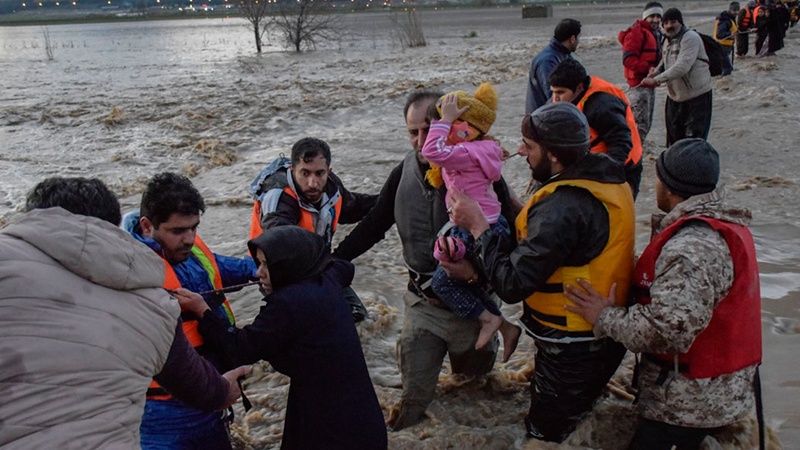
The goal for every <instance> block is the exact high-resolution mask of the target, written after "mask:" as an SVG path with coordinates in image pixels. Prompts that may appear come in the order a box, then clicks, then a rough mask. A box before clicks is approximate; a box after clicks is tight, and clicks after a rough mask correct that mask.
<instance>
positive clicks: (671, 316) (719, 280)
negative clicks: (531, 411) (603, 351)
mask: <svg viewBox="0 0 800 450" xmlns="http://www.w3.org/2000/svg"><path fill="white" fill-rule="evenodd" d="M723 197H724V196H723V192H722V191H721V190H719V189H718V190H716V191H714V192H711V193H708V194H703V195H698V196H694V197H690V198H689V199H687V200H686V201H684V202H681V203H680V204H678V206H677V207H676V208H675V209H673V210H672V211H671V212H670V213H669V214H667V215H663V214H662V215H655V216H653V221H652V224H653V233H654V235H655V233H657V232H658V231H660V230H662V229H664V228H666V227H667V226H669V225H671V224H673V223H675V222H676V221H677V220H678V219H680V218H682V217H685V216H688V215H701V216H705V217H711V218H715V219H721V220H725V221H728V222H733V223H737V224H742V225H747V224H748V223H749V220H750V213H749V211H746V210H740V209H733V208H730V207H729V206H728V205H726V203H725V201H724V198H723ZM732 284H733V259H732V257H731V254H730V251H729V250H728V246H727V245H726V243H725V240H724V239H723V238H722V236H721V235H720V234H719V233H717V232H715V231H714V230H712V229H711V228H710V227H709V226H708V225H706V224H704V223H700V222H696V221H695V222H688V223H687V224H686V226H684V227H683V228H681V230H680V231H678V232H677V233H676V234H675V235H674V236H673V237H672V238H671V239H670V240H669V241H668V242H667V243H666V244H665V245H664V247H663V249H662V252H661V254H660V255H659V257H658V259H657V260H656V266H655V280H654V281H653V285H652V286H651V288H650V295H651V298H652V303H651V304H649V305H639V304H637V305H634V306H631V307H629V308H619V307H613V308H606V309H605V310H604V311H603V313H602V314H601V315H600V318H599V319H598V321H597V323H596V324H595V328H594V333H595V335H596V336H597V337H598V338H599V337H606V336H608V337H611V338H612V339H614V340H616V341H619V342H620V343H622V344H624V345H625V346H626V347H627V348H628V349H629V350H631V351H633V352H639V353H641V352H645V353H685V352H686V351H688V350H689V348H690V347H691V346H692V343H693V342H694V340H695V338H696V337H697V336H698V335H699V334H700V333H701V332H702V331H703V330H704V329H705V328H706V327H707V326H708V323H709V321H710V320H711V314H712V312H713V311H714V308H715V307H716V305H717V303H718V302H719V301H720V300H721V299H723V298H724V297H725V295H727V293H728V291H729V290H730V288H731V286H732ZM661 370H662V369H661V368H660V367H659V366H657V365H655V364H654V363H652V362H650V361H648V360H645V359H642V361H641V365H640V368H639V408H640V413H641V415H642V416H643V417H645V418H647V419H650V420H655V421H659V422H666V423H669V424H672V425H679V426H686V427H703V428H706V427H718V426H722V425H726V424H730V423H732V422H734V421H736V420H738V419H741V418H742V417H744V416H745V415H746V414H747V413H748V412H749V411H751V410H752V408H753V400H754V397H753V387H752V382H753V375H754V372H755V366H751V367H747V368H745V369H742V370H740V371H738V372H734V373H731V374H726V375H722V376H719V377H715V378H701V379H689V378H686V377H684V376H683V375H681V374H680V373H675V372H673V371H670V372H669V374H668V376H667V378H666V379H665V380H663V381H662V382H661V383H659V381H660V380H658V378H659V373H660V372H661Z"/></svg>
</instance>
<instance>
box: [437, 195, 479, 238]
mask: <svg viewBox="0 0 800 450" xmlns="http://www.w3.org/2000/svg"><path fill="white" fill-rule="evenodd" d="M447 195H448V197H449V198H450V208H448V209H447V214H449V215H450V220H451V221H452V222H453V223H454V224H456V225H458V226H459V227H461V228H463V229H465V230H467V231H469V232H470V233H472V236H473V237H475V239H477V238H478V237H480V235H481V234H483V232H484V231H486V230H488V229H489V222H488V221H487V220H486V216H484V215H483V211H481V207H480V205H478V202H476V201H475V200H473V199H472V198H471V197H470V196H468V195H467V194H465V193H464V192H463V191H459V190H457V189H450V190H449V191H448V192H447Z"/></svg>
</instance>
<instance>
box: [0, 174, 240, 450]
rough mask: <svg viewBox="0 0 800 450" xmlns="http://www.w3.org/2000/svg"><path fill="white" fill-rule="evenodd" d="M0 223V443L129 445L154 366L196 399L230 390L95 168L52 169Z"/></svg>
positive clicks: (176, 390)
mask: <svg viewBox="0 0 800 450" xmlns="http://www.w3.org/2000/svg"><path fill="white" fill-rule="evenodd" d="M26 207H27V210H28V212H26V213H24V214H20V215H18V216H16V217H14V218H13V219H12V220H11V222H9V224H8V225H6V226H5V227H4V228H3V229H2V230H0V324H2V325H1V326H0V342H2V345H0V398H2V401H0V447H2V448H4V449H6V448H8V449H38V448H80V449H136V448H139V423H140V422H141V419H142V413H143V410H144V403H145V392H146V391H147V386H148V385H149V384H150V381H151V379H152V378H155V379H156V380H157V381H158V382H159V383H161V384H162V386H164V388H165V389H168V390H169V391H170V392H171V393H172V394H173V395H175V396H176V397H178V398H180V399H181V400H182V401H184V402H186V403H188V404H191V405H192V406H194V407H195V408H199V409H203V410H207V411H214V410H221V409H223V408H226V407H228V406H229V405H230V404H232V403H233V402H234V401H235V400H236V398H238V397H239V394H240V392H239V389H238V386H237V383H236V379H237V378H238V377H240V376H242V375H244V368H239V369H236V370H233V371H230V372H228V373H226V374H225V375H222V376H220V375H219V374H218V373H217V371H216V369H214V367H213V366H211V365H210V364H209V363H207V362H205V361H204V360H203V359H202V358H200V357H199V356H198V355H197V353H196V352H195V351H194V349H193V348H192V347H191V345H190V344H189V342H188V341H187V339H186V336H185V335H184V334H183V331H182V329H181V326H180V325H179V321H178V315H179V312H180V311H179V306H178V302H177V301H176V300H174V299H171V298H170V296H169V294H167V292H166V291H165V290H164V289H162V287H161V286H162V285H163V283H164V264H163V263H162V262H161V259H160V258H159V257H158V256H157V255H156V254H155V253H154V252H153V251H152V250H150V249H149V248H147V247H146V246H144V245H142V244H140V243H138V242H136V241H135V240H134V239H133V238H132V237H131V236H130V235H129V234H128V233H126V232H125V231H123V230H121V229H120V228H118V227H117V225H118V224H119V222H120V219H121V215H120V207H119V202H117V199H116V197H115V196H114V194H113V193H112V192H111V191H109V190H108V188H107V187H106V186H105V185H104V184H103V183H102V182H101V181H100V180H97V179H85V178H50V179H48V180H45V181H43V182H41V183H39V184H38V185H37V186H36V187H35V188H34V189H33V190H32V191H31V193H30V194H29V195H28V199H27V205H26Z"/></svg>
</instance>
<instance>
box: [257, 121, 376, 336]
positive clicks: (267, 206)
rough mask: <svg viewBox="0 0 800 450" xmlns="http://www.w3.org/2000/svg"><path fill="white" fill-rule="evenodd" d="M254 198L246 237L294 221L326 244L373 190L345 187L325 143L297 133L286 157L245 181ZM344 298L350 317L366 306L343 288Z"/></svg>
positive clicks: (369, 201)
mask: <svg viewBox="0 0 800 450" xmlns="http://www.w3.org/2000/svg"><path fill="white" fill-rule="evenodd" d="M250 193H251V194H252V195H253V198H254V199H255V202H254V204H253V215H252V217H251V219H250V239H253V238H255V237H256V236H258V235H259V234H261V232H262V230H267V229H269V228H272V227H277V226H283V225H297V226H300V227H302V228H305V229H306V230H308V231H310V232H312V233H316V234H318V235H320V236H322V237H323V238H325V240H326V242H327V243H328V247H330V245H331V240H332V239H333V233H334V232H335V231H336V227H337V225H338V224H339V223H356V222H358V221H359V220H361V218H362V217H364V215H365V214H366V213H367V212H369V210H370V209H371V208H372V206H373V205H375V200H376V199H377V197H378V196H377V195H367V194H359V193H355V192H350V191H348V190H347V189H345V187H344V185H343V184H342V180H340V179H339V177H337V176H336V175H335V174H334V173H333V171H331V148H330V146H328V144H327V143H326V142H325V141H323V140H321V139H316V138H311V137H306V138H302V139H300V140H299V141H297V142H295V144H294V145H293V146H292V154H291V159H286V158H285V157H283V156H281V157H280V158H278V159H276V160H275V161H273V162H272V163H271V164H269V165H268V166H267V167H265V168H264V169H263V170H262V171H261V173H260V174H259V175H258V176H257V177H256V179H255V180H254V181H253V183H252V184H251V185H250ZM345 298H346V299H347V302H348V304H350V307H351V309H352V311H353V319H354V320H355V321H356V322H360V321H362V320H364V318H365V317H366V315H367V310H366V308H364V304H363V303H362V302H361V300H360V299H359V298H358V296H357V295H356V293H355V291H354V290H353V289H352V288H350V287H347V288H346V290H345Z"/></svg>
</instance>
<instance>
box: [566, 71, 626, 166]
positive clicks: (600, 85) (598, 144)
mask: <svg viewBox="0 0 800 450" xmlns="http://www.w3.org/2000/svg"><path fill="white" fill-rule="evenodd" d="M589 79H590V80H591V81H590V82H589V88H588V89H587V90H586V93H584V94H583V98H581V101H579V102H578V104H577V105H576V106H577V107H578V109H580V110H581V112H583V107H584V105H585V104H586V101H587V100H588V99H589V97H591V96H592V95H593V94H594V93H596V92H605V93H606V94H611V95H613V96H615V97H617V98H619V99H620V100H622V101H623V102H624V103H625V121H626V122H627V123H628V128H630V130H631V143H632V144H633V147H631V151H630V152H629V153H628V159H626V160H625V164H628V163H633V164H638V163H639V161H641V160H642V140H641V138H640V137H639V129H638V128H636V119H635V118H634V117H633V110H632V109H631V104H630V102H629V101H628V97H626V96H625V93H624V92H622V89H620V88H618V87H616V86H615V85H613V84H611V83H609V82H608V81H606V80H604V79H602V78H598V77H595V76H590V77H589ZM590 125H591V124H590ZM598 138H599V136H598V134H597V131H595V129H594V128H591V127H589V140H590V141H591V143H592V144H591V145H592V148H591V151H592V152H594V153H608V145H607V144H606V143H605V141H602V140H599V139H598Z"/></svg>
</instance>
